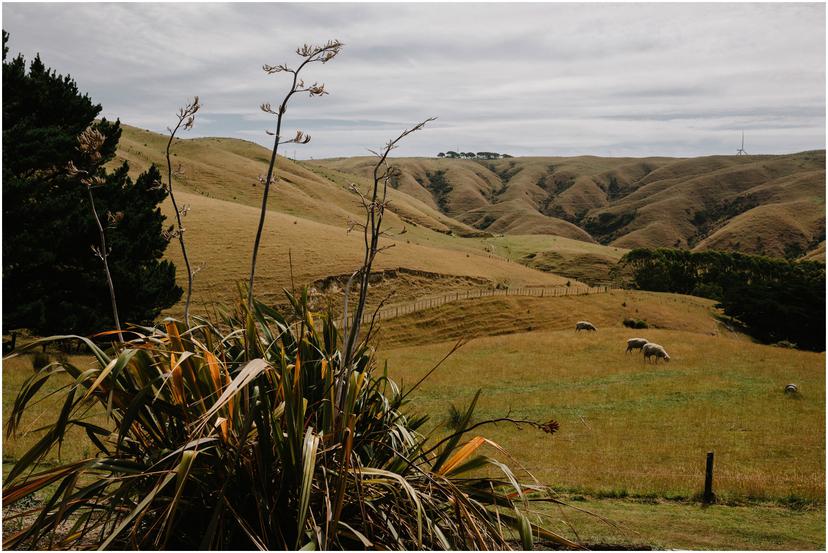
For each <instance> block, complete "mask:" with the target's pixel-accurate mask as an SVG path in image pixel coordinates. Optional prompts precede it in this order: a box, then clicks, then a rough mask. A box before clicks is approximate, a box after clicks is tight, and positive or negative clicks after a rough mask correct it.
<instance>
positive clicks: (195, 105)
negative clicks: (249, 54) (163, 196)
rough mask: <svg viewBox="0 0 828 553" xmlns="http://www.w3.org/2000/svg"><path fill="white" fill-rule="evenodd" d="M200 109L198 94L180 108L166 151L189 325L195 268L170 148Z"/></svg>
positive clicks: (169, 190) (168, 186)
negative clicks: (177, 198) (189, 253)
mask: <svg viewBox="0 0 828 553" xmlns="http://www.w3.org/2000/svg"><path fill="white" fill-rule="evenodd" d="M199 109H201V104H200V103H199V101H198V96H196V97H195V98H194V99H193V101H192V102H189V103H188V104H187V105H186V106H184V107H183V108H179V110H178V113H177V117H178V123H176V125H175V127H173V128H170V127H167V131H169V133H170V139H169V140H168V141H167V149H166V152H165V153H166V157H167V191H168V192H169V194H170V200H172V204H173V209H174V210H175V219H176V223H177V225H178V228H177V229H176V230H175V233H174V234H175V236H176V237H177V238H178V243H179V244H181V255H182V256H183V257H184V266H185V267H186V269H187V299H186V301H185V302H184V321H185V322H186V323H187V326H189V325H190V300H191V298H192V295H193V269H192V268H191V267H190V259H189V257H187V248H186V246H185V245H184V226H183V225H182V224H181V216H182V215H183V214H186V212H187V211H186V210H187V207H186V206H182V207H181V208H179V207H178V203H176V201H175V194H174V193H173V167H172V161H171V160H170V148H171V147H172V144H173V141H174V140H175V135H176V133H177V132H178V130H179V129H183V130H185V131H188V130H190V129H192V128H193V123H195V114H196V113H197V112H198V110H199Z"/></svg>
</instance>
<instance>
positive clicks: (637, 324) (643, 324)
mask: <svg viewBox="0 0 828 553" xmlns="http://www.w3.org/2000/svg"><path fill="white" fill-rule="evenodd" d="M624 326H626V327H627V328H650V325H648V324H647V321H642V320H641V319H630V318H627V319H624Z"/></svg>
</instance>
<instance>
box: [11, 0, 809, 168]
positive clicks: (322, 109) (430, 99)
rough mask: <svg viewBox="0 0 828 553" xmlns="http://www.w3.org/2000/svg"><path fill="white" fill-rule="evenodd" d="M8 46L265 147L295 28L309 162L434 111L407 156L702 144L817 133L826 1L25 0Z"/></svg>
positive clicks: (598, 151)
mask: <svg viewBox="0 0 828 553" xmlns="http://www.w3.org/2000/svg"><path fill="white" fill-rule="evenodd" d="M2 15H3V28H4V29H5V30H6V31H8V32H9V33H11V38H10V42H9V47H10V53H11V54H12V55H16V54H17V53H22V54H23V55H24V56H25V57H26V58H27V59H31V58H32V57H33V56H34V55H35V54H36V53H38V52H39V53H40V55H41V58H42V59H43V61H44V63H45V64H46V65H47V66H49V67H52V68H54V69H55V70H57V71H58V73H61V74H67V73H68V74H70V75H71V76H72V77H73V78H74V79H75V80H76V81H77V83H78V86H79V88H80V90H82V91H84V92H86V93H88V94H89V95H90V96H91V98H92V99H93V100H94V101H95V102H96V103H100V104H101V105H102V106H103V112H102V113H103V115H104V116H105V117H107V118H110V119H115V118H120V120H121V121H122V122H123V123H126V124H130V125H135V126H138V127H142V128H146V129H149V130H153V131H159V132H164V131H165V128H166V127H167V126H168V125H171V124H173V123H174V122H175V113H176V111H177V108H178V107H179V106H182V105H184V104H185V103H186V101H187V99H188V98H189V97H192V96H193V95H195V94H197V95H199V97H200V99H201V103H202V105H203V108H202V110H201V111H200V112H199V114H198V117H197V120H196V124H195V126H194V128H193V129H192V130H191V131H190V132H189V133H188V134H187V135H183V136H190V137H199V136H228V137H236V138H243V139H246V140H252V141H255V142H258V143H260V144H263V145H267V146H268V147H269V146H270V145H271V144H272V138H271V137H269V136H268V135H267V134H266V133H265V130H268V129H269V130H274V129H275V118H274V117H273V116H271V115H268V114H265V113H262V112H261V111H260V109H259V106H260V105H261V104H262V103H263V102H270V103H272V104H274V105H277V104H278V103H279V102H280V101H281V99H282V97H283V96H284V94H285V93H286V92H287V90H288V87H289V86H290V82H289V77H288V75H286V74H276V75H267V74H265V73H264V71H263V70H262V65H263V64H270V65H276V64H279V63H287V64H289V65H293V66H295V65H296V62H297V60H298V59H299V58H298V57H297V55H296V53H295V49H296V47H297V46H300V45H302V44H303V43H306V42H310V43H320V42H325V41H327V40H329V39H339V40H341V41H342V42H343V43H344V44H345V47H344V48H343V50H342V52H341V54H340V55H339V56H337V57H336V58H335V59H333V60H331V61H330V62H329V63H327V64H324V65H323V64H314V65H311V66H308V67H307V69H306V71H305V72H304V73H303V76H304V77H305V80H306V81H307V82H313V81H319V82H323V83H325V85H326V88H327V90H328V91H329V94H328V95H327V96H323V97H315V98H309V97H307V96H295V97H294V98H293V99H292V100H291V103H290V105H289V107H288V110H287V112H286V114H285V118H284V124H283V127H284V129H286V131H287V133H288V134H292V133H293V131H295V130H296V129H301V130H303V131H305V132H307V133H309V134H310V135H311V136H312V140H311V142H310V143H309V144H307V145H303V146H296V147H295V148H294V147H293V146H292V145H291V146H289V147H287V148H288V149H287V150H286V151H285V153H286V154H288V155H290V156H291V157H292V156H294V155H295V156H296V157H298V158H300V159H308V158H317V159H318V158H323V157H337V156H354V155H367V153H368V149H369V148H371V149H378V148H380V147H381V146H382V145H383V144H384V143H385V142H387V141H388V140H389V139H390V138H393V137H395V136H397V135H398V134H399V133H400V131H402V130H403V129H405V128H407V127H409V126H412V125H413V124H415V123H417V122H419V121H421V120H423V119H425V118H427V117H431V116H436V117H438V119H437V121H435V122H434V123H432V124H430V125H429V126H428V127H427V128H426V129H425V130H422V131H420V132H418V133H416V134H414V135H411V136H410V137H408V138H407V139H406V141H405V142H404V143H403V144H402V146H401V147H400V148H399V150H397V151H396V155H399V156H434V155H436V154H437V153H438V152H445V151H448V150H458V151H463V152H467V151H472V152H478V151H494V152H500V153H508V154H511V155H514V156H528V155H544V156H570V155H582V154H589V155H600V156H636V157H638V156H656V155H661V156H688V157H689V156H699V155H713V154H735V153H736V150H737V148H739V146H740V143H741V136H742V132H743V131H744V136H745V150H746V151H747V152H748V153H752V154H753V153H755V154H761V153H788V152H797V151H802V150H810V149H822V148H825V128H826V127H825V82H826V81H825V46H826V41H825V5H824V4H746V3H739V4H508V5H507V4H469V3H465V4H342V3H340V4H321V3H280V4H250V3H231V4H175V3H166V4H71V3H62V4H31V3H26V4H15V3H9V2H4V3H3V8H2Z"/></svg>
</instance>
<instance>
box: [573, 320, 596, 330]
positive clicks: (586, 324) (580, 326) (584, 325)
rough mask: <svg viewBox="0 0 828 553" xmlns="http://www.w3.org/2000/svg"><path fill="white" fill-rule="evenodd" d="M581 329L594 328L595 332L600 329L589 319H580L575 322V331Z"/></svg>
mask: <svg viewBox="0 0 828 553" xmlns="http://www.w3.org/2000/svg"><path fill="white" fill-rule="evenodd" d="M579 330H592V331H593V332H594V331H596V330H598V329H597V328H595V325H594V324H592V323H590V322H588V321H578V322H577V323H575V332H578V331H579Z"/></svg>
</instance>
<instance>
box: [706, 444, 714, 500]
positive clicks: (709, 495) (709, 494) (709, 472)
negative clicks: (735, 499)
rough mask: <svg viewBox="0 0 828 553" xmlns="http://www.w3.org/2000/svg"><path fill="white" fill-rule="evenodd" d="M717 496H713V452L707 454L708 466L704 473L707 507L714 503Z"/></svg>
mask: <svg viewBox="0 0 828 553" xmlns="http://www.w3.org/2000/svg"><path fill="white" fill-rule="evenodd" d="M715 499H716V496H715V495H714V494H713V452H712V451H710V452H708V453H707V466H706V467H705V471H704V497H703V501H704V503H705V505H707V504H710V503H713V501H714V500H715Z"/></svg>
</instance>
